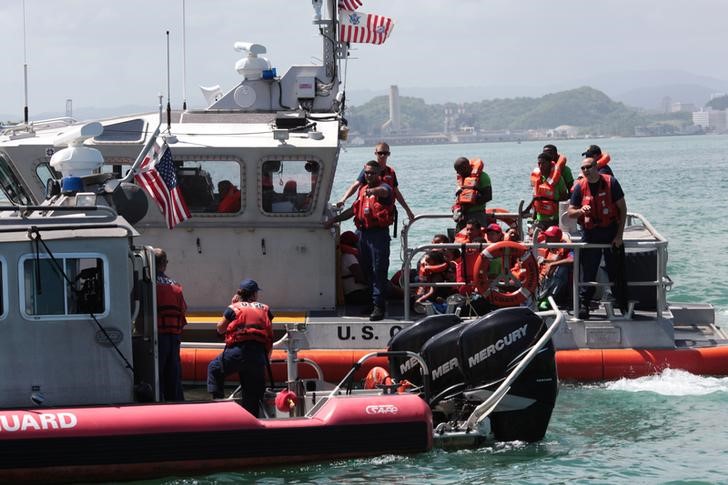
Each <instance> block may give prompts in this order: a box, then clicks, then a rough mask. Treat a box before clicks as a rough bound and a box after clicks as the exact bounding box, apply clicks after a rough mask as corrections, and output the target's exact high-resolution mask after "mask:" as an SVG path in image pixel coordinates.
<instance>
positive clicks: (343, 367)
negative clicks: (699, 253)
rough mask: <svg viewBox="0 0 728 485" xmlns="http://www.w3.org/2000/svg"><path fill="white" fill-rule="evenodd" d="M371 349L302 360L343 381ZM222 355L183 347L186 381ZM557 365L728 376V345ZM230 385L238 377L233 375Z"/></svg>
mask: <svg viewBox="0 0 728 485" xmlns="http://www.w3.org/2000/svg"><path fill="white" fill-rule="evenodd" d="M374 350H376V349H368V350H305V351H301V352H299V357H302V358H303V357H306V358H309V359H311V360H313V361H315V362H317V363H318V364H319V366H321V368H322V369H323V371H324V379H325V380H327V381H329V382H337V381H339V380H340V379H341V378H342V377H343V376H344V374H346V372H348V371H349V369H351V366H352V365H354V363H356V362H357V361H358V360H359V359H360V358H361V357H362V356H363V355H365V354H368V353H369V352H372V351H374ZM219 353H220V351H219V350H214V349H191V348H185V349H182V377H183V379H184V380H186V381H195V382H206V381H207V365H208V363H209V362H210V360H212V359H213V358H215V356H217V355H218V354H219ZM273 359H285V353H284V352H282V351H274V352H273ZM375 366H381V367H384V368H387V367H388V365H387V359H386V358H383V357H380V358H375V359H370V360H369V361H367V362H365V364H364V367H363V368H362V370H360V371H359V372H360V373H361V377H362V378H363V377H364V376H365V375H366V373H367V372H369V370H370V369H371V368H372V367H375ZM556 366H557V369H558V373H559V378H560V379H564V380H576V381H603V380H614V379H619V378H622V377H628V378H633V377H642V376H647V375H650V374H655V373H659V372H661V371H663V370H664V369H666V368H671V369H680V370H685V371H687V372H690V373H692V374H696V375H718V376H724V375H728V346H722V347H705V348H694V349H674V350H668V349H659V350H649V349H642V350H640V349H581V350H559V351H557V352H556ZM298 371H299V374H300V376H301V377H302V378H305V379H307V378H315V377H316V374H315V372H314V371H313V369H312V368H311V366H309V365H305V364H300V365H299V366H298ZM273 375H274V378H275V379H276V380H277V381H284V380H285V377H286V369H285V365H274V366H273ZM229 378H230V380H231V382H234V381H236V380H237V376H235V375H232V376H230V377H229Z"/></svg>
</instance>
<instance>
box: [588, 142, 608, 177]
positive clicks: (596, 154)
mask: <svg viewBox="0 0 728 485" xmlns="http://www.w3.org/2000/svg"><path fill="white" fill-rule="evenodd" d="M581 156H582V157H587V158H593V159H594V160H595V161H596V163H597V170H599V173H601V174H604V175H609V176H610V177H614V172H612V168H611V167H610V166H609V162H610V160H611V157H609V155H605V154H603V153H602V149H601V148H600V147H599V145H589V146H588V147H587V148H586V150H584V152H583V153H582V154H581Z"/></svg>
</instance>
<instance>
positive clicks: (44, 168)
mask: <svg viewBox="0 0 728 485" xmlns="http://www.w3.org/2000/svg"><path fill="white" fill-rule="evenodd" d="M35 174H36V175H37V176H38V180H40V183H41V184H43V187H48V181H49V180H56V179H60V178H61V174H60V173H58V172H56V171H55V170H53V168H52V167H51V166H50V164H49V163H41V164H39V165H38V166H37V167H35Z"/></svg>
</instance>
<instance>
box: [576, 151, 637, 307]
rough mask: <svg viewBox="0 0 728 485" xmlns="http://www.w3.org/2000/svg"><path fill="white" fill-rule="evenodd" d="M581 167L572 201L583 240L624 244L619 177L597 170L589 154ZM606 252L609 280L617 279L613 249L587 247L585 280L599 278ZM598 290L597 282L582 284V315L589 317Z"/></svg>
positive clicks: (624, 207) (624, 209)
mask: <svg viewBox="0 0 728 485" xmlns="http://www.w3.org/2000/svg"><path fill="white" fill-rule="evenodd" d="M581 170H582V173H583V175H584V176H583V177H582V178H580V179H578V180H577V181H576V182H574V189H573V192H572V194H571V200H570V201H569V211H568V214H569V217H571V218H573V219H577V218H578V220H579V224H580V225H581V227H582V231H583V236H582V241H583V242H586V243H592V244H611V245H612V246H614V247H620V246H622V237H623V234H624V224H625V222H626V221H627V203H626V202H625V200H624V192H622V187H621V186H620V185H619V182H618V181H617V179H616V178H614V177H610V176H609V175H605V174H600V173H599V172H598V171H597V162H596V160H595V159H594V158H592V157H587V158H585V159H584V160H583V161H582V162H581ZM602 254H603V255H604V262H605V265H606V268H607V273H608V274H609V281H611V282H613V281H614V261H613V257H612V250H611V249H609V248H605V249H601V248H591V249H583V250H582V251H581V253H580V261H581V277H582V281H583V282H587V281H595V280H596V276H597V271H598V270H599V263H600V261H601V259H602ZM594 291H595V288H594V287H593V286H582V287H581V289H580V291H579V299H580V302H579V313H578V316H579V318H581V319H587V318H589V304H590V302H591V299H592V297H593V296H594Z"/></svg>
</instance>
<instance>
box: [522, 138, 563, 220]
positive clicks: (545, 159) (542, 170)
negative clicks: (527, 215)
mask: <svg viewBox="0 0 728 485" xmlns="http://www.w3.org/2000/svg"><path fill="white" fill-rule="evenodd" d="M564 164H565V162H564V161H562V162H560V163H558V164H554V163H553V160H552V158H551V155H550V154H548V153H546V152H544V153H541V154H539V155H538V169H537V170H534V172H532V173H531V177H532V180H531V182H532V184H533V198H532V199H531V202H529V204H528V206H527V207H526V208H525V209H524V212H529V211H530V210H531V207H533V210H534V217H533V226H534V227H538V228H539V229H541V230H545V229H546V228H547V227H551V226H553V225H554V224H558V223H559V201H562V200H567V199H568V198H569V195H568V194H569V192H568V190H567V189H566V184H565V183H564V180H563V178H562V177H561V170H562V168H563V166H564ZM534 174H536V176H535V177H534Z"/></svg>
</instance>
